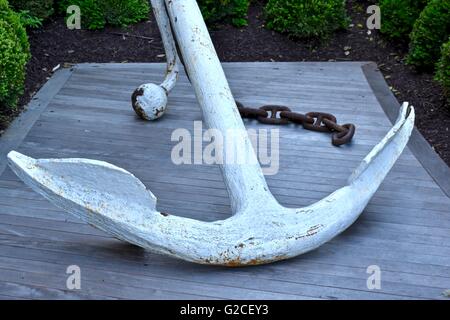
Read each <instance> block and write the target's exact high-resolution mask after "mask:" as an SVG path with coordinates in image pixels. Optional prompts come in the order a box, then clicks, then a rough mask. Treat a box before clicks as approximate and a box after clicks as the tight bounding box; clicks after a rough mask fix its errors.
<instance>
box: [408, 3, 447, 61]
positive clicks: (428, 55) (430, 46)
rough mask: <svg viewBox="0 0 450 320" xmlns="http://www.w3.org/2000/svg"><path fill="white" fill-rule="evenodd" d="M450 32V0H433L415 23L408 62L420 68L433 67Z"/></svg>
mask: <svg viewBox="0 0 450 320" xmlns="http://www.w3.org/2000/svg"><path fill="white" fill-rule="evenodd" d="M449 34H450V0H431V1H430V3H429V4H428V5H427V6H426V7H425V9H424V10H423V11H422V13H421V14H420V17H419V19H417V21H416V23H415V24H414V29H413V31H412V33H411V43H410V50H409V56H408V63H410V64H412V65H415V66H416V67H418V68H419V69H427V68H433V66H434V65H435V63H436V62H437V60H438V59H439V57H440V54H441V47H442V44H444V43H445V42H447V40H448V37H449Z"/></svg>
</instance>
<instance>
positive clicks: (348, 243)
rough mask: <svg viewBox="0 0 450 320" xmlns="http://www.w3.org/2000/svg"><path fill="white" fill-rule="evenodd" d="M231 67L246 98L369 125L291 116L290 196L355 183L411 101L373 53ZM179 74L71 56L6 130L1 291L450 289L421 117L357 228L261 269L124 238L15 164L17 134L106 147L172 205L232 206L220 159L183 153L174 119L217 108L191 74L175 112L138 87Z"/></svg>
mask: <svg viewBox="0 0 450 320" xmlns="http://www.w3.org/2000/svg"><path fill="white" fill-rule="evenodd" d="M224 67H225V70H226V73H227V76H228V78H229V81H230V85H231V87H232V90H233V92H234V95H235V97H236V98H237V99H238V100H240V101H241V102H243V103H244V104H245V105H247V106H260V105H262V104H268V103H270V104H285V105H288V106H290V107H292V109H294V110H295V111H299V112H306V111H324V112H332V113H334V114H335V115H336V116H337V117H338V121H339V122H340V123H347V122H353V123H355V124H356V125H357V134H356V137H355V140H354V143H353V144H352V145H351V146H345V147H341V148H335V147H333V146H331V144H330V136H329V135H327V134H320V133H314V132H308V131H306V130H303V129H300V128H296V127H294V126H288V127H282V128H280V129H281V141H282V143H281V155H280V171H279V173H278V174H277V175H275V176H270V177H267V180H268V183H269V186H270V188H271V190H272V192H273V193H274V194H275V196H276V197H277V199H278V200H279V201H280V202H281V203H282V204H283V205H286V206H292V207H300V206H306V205H308V204H311V203H313V202H315V201H317V200H319V199H321V198H323V197H325V196H326V195H328V194H329V193H331V192H333V191H334V190H335V189H337V188H339V187H341V186H343V185H344V184H345V183H346V178H347V177H348V176H349V175H350V173H351V171H352V170H353V169H354V168H356V166H357V165H358V164H359V162H360V161H361V160H362V158H363V157H364V156H365V155H366V154H367V153H368V152H369V151H370V149H371V148H372V147H373V146H374V145H375V144H376V143H377V142H378V141H379V140H380V139H381V138H382V137H383V136H384V134H385V133H386V132H387V131H388V130H389V128H390V126H391V122H390V120H389V117H388V116H387V115H386V113H387V114H388V115H389V116H390V117H392V115H393V114H394V113H395V110H394V109H395V108H396V107H397V104H396V102H395V100H393V97H392V96H391V94H390V93H389V90H388V89H387V86H386V84H385V83H384V82H383V81H382V79H381V78H380V75H379V74H378V73H377V71H376V70H374V68H373V65H371V64H364V63H227V64H224ZM370 67H372V69H371V70H369V69H370ZM367 68H369V69H367ZM163 73H164V65H162V64H83V65H78V66H76V67H75V68H74V69H73V70H68V69H64V70H61V71H58V72H57V73H56V74H55V75H54V77H53V78H52V79H51V80H50V81H49V83H48V84H47V85H46V86H45V87H44V88H43V89H42V90H41V91H40V92H39V93H38V95H37V97H36V98H35V100H33V102H32V103H31V104H30V107H29V110H28V111H27V112H25V113H24V114H23V115H22V116H21V117H20V118H19V119H18V120H17V121H16V122H15V123H14V124H13V125H12V127H11V128H10V129H9V130H8V131H7V132H6V133H5V134H4V136H3V137H2V138H1V139H0V156H1V159H0V173H1V176H0V299H15V298H22V299H44V298H54V299H78V298H89V299H97V298H101V299H103V298H107V299H117V298H138V299H411V298H415V299H445V297H444V296H443V294H442V293H443V291H444V290H446V289H450V198H449V197H448V195H446V192H448V186H447V185H446V183H448V181H450V179H449V177H450V175H448V167H446V166H445V165H443V164H442V162H441V161H440V159H439V158H437V157H436V155H435V154H433V153H432V151H430V150H431V149H430V148H429V146H428V145H427V144H426V143H424V141H423V138H422V137H421V136H420V135H419V134H418V133H417V132H416V133H415V134H414V135H415V137H414V139H413V141H412V143H411V148H410V150H407V151H406V152H405V153H404V154H403V155H402V157H401V159H400V160H399V161H398V163H397V164H396V166H395V168H394V169H393V171H392V172H391V173H390V174H389V176H388V178H387V179H386V181H385V183H384V184H383V185H382V186H381V188H380V190H379V191H378V193H377V194H376V195H375V197H374V198H373V200H372V201H371V202H370V204H369V206H368V207H367V209H366V210H365V212H364V213H363V214H362V216H361V218H360V219H359V220H358V221H357V222H356V223H355V224H354V225H353V226H352V227H351V228H350V229H348V230H347V231H346V232H345V233H344V234H342V235H340V236H339V237H337V238H336V239H334V240H333V241H331V242H330V243H328V244H326V245H324V246H322V247H321V248H319V249H318V250H315V251H313V252H311V253H308V254H305V255H303V256H300V257H298V258H296V259H292V260H289V261H284V262H280V263H275V264H271V265H266V266H259V267H250V268H238V269H226V268H218V267H208V266H200V265H194V264H191V263H187V262H183V261H178V260H174V259H171V258H167V257H163V256H160V255H155V254H152V253H149V252H146V251H144V250H141V249H139V248H136V247H133V246H131V245H127V244H125V243H122V242H119V241H117V240H115V239H112V238H111V237H110V236H108V235H107V234H105V233H103V232H101V231H98V230H96V229H94V228H93V227H91V226H89V225H86V224H84V223H82V222H80V221H79V220H77V219H75V218H73V217H72V216H69V215H68V214H66V213H64V212H62V211H61V210H59V209H57V208H55V207H54V206H53V205H51V204H50V203H49V202H48V201H46V200H45V199H43V198H42V197H41V196H39V195H38V194H36V193H34V192H33V191H31V190H30V189H29V188H28V187H27V186H25V185H24V184H23V183H22V182H21V181H20V180H19V179H18V178H17V177H16V176H15V175H14V174H13V173H12V172H11V171H10V169H9V168H6V166H5V155H6V153H7V152H8V151H10V150H12V149H16V150H18V151H20V152H23V153H25V154H28V155H30V156H33V157H37V158H49V157H56V158H65V157H82V158H91V159H99V160H104V161H107V162H110V163H113V164H115V165H117V166H120V167H122V168H125V169H126V170H128V171H130V172H132V173H134V174H135V175H136V176H137V177H138V178H140V179H141V180H142V181H143V182H144V183H145V184H146V185H147V187H148V188H149V189H150V190H152V191H153V193H154V194H155V195H156V196H157V197H158V198H159V206H158V207H159V209H160V210H162V211H166V212H170V213H172V214H176V215H181V216H190V217H195V218H198V219H203V220H207V221H212V220H217V219H224V218H226V217H227V216H228V215H229V212H230V210H229V198H228V195H227V193H226V190H225V186H224V184H223V181H222V177H221V173H220V170H219V168H218V167H216V166H206V165H202V166H199V165H195V166H193V165H192V166H187V165H186V166H175V165H173V164H172V162H171V161H170V152H171V148H172V147H173V146H174V145H175V143H174V142H171V140H170V137H171V133H172V131H173V130H174V129H175V128H186V129H189V130H192V129H193V120H201V112H200V109H199V107H198V105H197V102H196V99H195V96H194V93H193V90H192V88H191V86H190V84H189V83H188V81H187V79H186V77H184V76H182V77H181V81H180V83H179V84H178V85H177V87H176V89H175V90H174V92H173V93H172V94H171V96H170V100H169V110H168V112H167V114H166V116H165V117H164V118H163V119H161V120H160V121H157V122H152V123H149V122H144V121H142V120H140V119H138V118H137V117H136V116H135V114H134V112H133V110H132V109H131V106H130V95H131V93H132V91H133V90H134V89H135V88H136V87H137V86H138V85H140V84H142V83H144V82H159V81H160V80H161V78H162V75H163ZM377 77H378V78H377ZM380 79H381V80H380ZM383 108H384V109H385V110H386V113H385V112H384V110H383ZM246 125H247V126H248V127H255V128H269V127H270V126H264V125H261V124H257V123H254V122H246ZM421 139H422V140H421ZM411 150H412V151H411ZM418 159H419V160H420V161H419V160H418ZM69 265H78V266H79V267H80V268H81V286H82V288H81V290H75V291H70V290H67V288H66V279H67V276H68V275H67V274H66V268H67V267H68V266H69ZM370 265H378V266H379V267H380V268H381V271H382V274H381V286H382V287H381V289H380V290H369V289H368V288H367V286H366V281H367V278H368V276H369V275H368V274H367V273H366V269H367V267H368V266H370Z"/></svg>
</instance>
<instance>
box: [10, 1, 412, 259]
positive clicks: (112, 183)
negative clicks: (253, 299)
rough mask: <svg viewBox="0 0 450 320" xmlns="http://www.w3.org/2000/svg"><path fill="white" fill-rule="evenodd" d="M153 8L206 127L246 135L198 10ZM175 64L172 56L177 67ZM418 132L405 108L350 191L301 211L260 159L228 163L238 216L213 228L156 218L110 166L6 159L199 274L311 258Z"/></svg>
mask: <svg viewBox="0 0 450 320" xmlns="http://www.w3.org/2000/svg"><path fill="white" fill-rule="evenodd" d="M152 4H153V8H154V9H155V10H156V12H158V10H163V11H164V13H163V14H165V12H167V13H168V15H169V17H170V20H171V23H172V26H173V30H174V31H175V34H176V38H177V39H178V44H179V47H180V50H181V54H182V56H183V57H184V62H185V66H186V71H187V73H188V75H189V77H190V80H191V82H192V85H193V87H194V89H195V93H196V95H197V99H198V101H199V103H200V105H201V108H202V111H203V119H204V121H205V123H206V125H207V126H208V127H209V128H216V129H218V130H220V132H222V133H223V134H225V133H226V131H227V130H228V129H239V130H245V128H244V124H243V122H242V120H241V118H240V116H239V113H238V110H237V108H236V104H235V100H234V99H233V96H232V94H231V91H230V89H229V86H228V83H227V80H226V78H225V75H224V72H223V70H222V67H221V65H220V62H219V60H218V58H217V55H216V52H215V50H214V47H213V44H212V42H211V39H210V37H209V34H208V31H207V28H206V26H205V24H204V22H203V19H202V16H201V13H200V10H199V8H198V6H197V3H196V1H195V0H166V2H165V4H166V7H165V6H164V0H152ZM166 10H167V11H166ZM161 12H162V11H160V13H161ZM167 30H168V29H167ZM163 33H164V30H163ZM169 33H170V32H169ZM169 33H168V34H169ZM168 37H170V36H168ZM170 41H172V40H170ZM174 48H175V46H173V47H172V49H174ZM174 50H175V49H174ZM176 56H177V55H176V50H175V51H173V56H172V57H174V59H175V62H176V61H177V58H176ZM169 59H170V58H169ZM174 70H175V69H174ZM164 93H166V92H164ZM150 103H152V101H150ZM413 127H414V109H413V108H412V107H409V106H408V104H407V103H405V104H403V106H402V108H401V110H400V114H399V116H398V120H397V122H396V124H395V125H394V127H393V128H392V129H391V130H390V131H389V132H388V133H387V135H386V136H385V137H384V138H383V139H382V141H381V142H380V143H379V144H378V145H376V146H375V147H374V149H373V150H372V151H371V152H370V153H369V154H368V155H367V156H366V158H365V159H364V160H363V162H362V163H361V165H360V166H359V167H358V168H357V169H356V170H355V172H354V173H353V175H352V176H351V177H350V179H349V181H348V185H347V186H345V187H343V188H341V189H339V190H337V191H335V192H334V193H332V194H331V195H329V196H327V197H326V198H324V199H322V200H320V201H319V202H317V203H315V204H312V205H310V206H308V207H305V208H300V209H293V208H285V207H283V206H281V205H280V204H279V203H278V202H277V200H276V199H275V198H274V197H273V195H272V194H271V193H270V191H269V188H268V186H267V183H266V181H265V179H264V176H263V174H262V170H261V167H260V166H259V165H258V164H257V161H256V155H255V153H254V152H253V151H252V152H250V153H249V156H250V157H253V158H252V160H255V161H254V162H251V161H250V163H256V164H253V165H245V166H240V165H232V164H227V163H225V164H223V165H221V168H222V172H223V177H224V181H225V184H226V186H227V189H228V192H229V194H230V198H231V202H232V203H231V208H232V211H233V213H234V215H233V216H232V217H230V218H229V219H226V220H223V221H216V222H202V221H197V220H193V219H188V218H182V217H177V216H172V215H166V214H164V213H161V212H158V211H157V210H156V198H155V196H154V195H153V194H152V193H151V192H150V191H148V190H147V189H146V187H145V186H144V185H143V184H142V183H141V182H140V181H139V180H138V179H137V178H135V177H134V176H133V175H132V174H131V173H129V172H127V171H125V170H123V169H121V168H118V167H115V166H113V165H111V164H108V163H105V162H101V161H95V160H86V159H39V160H35V159H32V158H29V157H27V156H25V155H22V154H20V153H17V152H15V151H12V152H10V153H9V155H8V159H9V165H10V167H11V168H12V169H13V170H14V172H15V173H16V174H17V175H18V176H19V177H20V178H21V179H22V180H23V181H24V182H25V183H27V184H28V185H29V186H31V187H32V188H33V189H34V190H36V191H37V192H39V193H40V194H42V195H43V196H44V197H46V198H47V199H49V200H50V201H51V202H52V203H54V204H55V205H57V206H58V207H60V208H62V209H64V210H67V211H68V212H70V213H72V214H74V215H75V216H77V217H79V218H80V219H82V220H84V221H86V222H88V223H90V224H91V225H94V226H95V227H97V228H99V229H101V230H104V231H106V232H108V233H110V234H112V235H114V236H115V237H117V238H119V239H122V240H124V241H128V242H130V243H133V244H135V245H138V246H140V247H143V248H146V249H150V250H152V251H155V252H158V253H162V254H166V255H169V256H172V257H177V258H180V259H184V260H188V261H192V262H197V263H202V264H214V265H225V266H243V265H257V264H264V263H269V262H273V261H277V260H282V259H287V258H291V257H295V256H297V255H300V254H302V253H305V252H307V251H310V250H313V249H315V248H317V247H319V246H320V245H322V244H324V243H325V242H327V241H329V240H331V239H332V238H333V237H335V236H336V235H338V234H340V233H341V232H342V231H344V230H345V229H346V228H348V227H349V226H350V225H351V224H352V223H353V222H354V221H355V220H356V219H357V218H358V216H359V215H360V214H361V212H362V211H363V210H364V208H365V207H366V205H367V203H368V202H369V201H370V199H371V198H372V196H373V194H374V193H375V192H376V190H377V189H378V187H379V186H380V184H381V183H382V181H383V180H384V178H385V177H386V175H387V174H388V172H389V171H390V169H391V168H392V166H393V165H394V163H395V162H396V160H397V159H398V157H399V156H400V154H401V153H402V151H403V149H404V148H405V146H406V144H407V142H408V140H409V137H410V134H411V131H412V129H413ZM239 139H242V137H240V138H239ZM239 141H240V143H242V145H241V147H242V150H246V149H248V148H249V147H250V150H252V149H251V142H250V139H249V138H248V136H247V135H245V137H244V139H243V140H239Z"/></svg>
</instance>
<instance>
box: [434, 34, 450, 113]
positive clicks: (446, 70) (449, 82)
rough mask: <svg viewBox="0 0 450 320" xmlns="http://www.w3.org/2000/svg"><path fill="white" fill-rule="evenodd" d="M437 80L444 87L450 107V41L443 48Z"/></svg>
mask: <svg viewBox="0 0 450 320" xmlns="http://www.w3.org/2000/svg"><path fill="white" fill-rule="evenodd" d="M436 69H437V73H436V80H438V81H439V82H440V83H441V84H442V86H443V87H444V91H445V93H446V95H447V98H448V100H447V101H448V103H449V105H450V39H449V41H448V42H447V43H446V44H444V45H443V46H442V57H441V59H440V60H439V62H438V64H437V68H436Z"/></svg>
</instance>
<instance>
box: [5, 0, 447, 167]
mask: <svg viewBox="0 0 450 320" xmlns="http://www.w3.org/2000/svg"><path fill="white" fill-rule="evenodd" d="M370 4H372V1H357V0H350V1H348V12H349V15H350V17H351V27H349V28H348V29H347V30H345V31H340V32H338V33H336V34H335V35H334V36H333V37H332V38H331V39H329V41H327V42H324V43H312V42H311V41H293V40H290V39H289V38H288V37H286V36H284V35H281V34H278V33H275V32H272V31H270V30H267V29H265V28H264V19H263V16H262V5H260V4H252V5H251V7H250V12H249V25H248V27H244V28H241V29H238V28H235V27H232V26H229V25H221V26H217V27H216V28H214V29H213V30H211V35H212V38H213V41H214V43H215V45H216V49H217V51H218V54H219V57H220V59H221V60H222V61H374V62H376V63H377V64H378V65H379V67H380V69H381V71H382V72H383V74H384V75H385V78H386V81H387V82H388V84H389V85H390V86H391V88H392V90H393V92H394V93H395V95H396V96H397V98H398V100H399V101H409V102H410V103H412V104H413V105H414V106H415V107H416V110H417V123H416V124H417V127H418V128H419V130H420V131H421V133H422V134H423V135H424V136H425V138H426V139H427V140H428V141H429V142H430V144H431V145H432V146H433V147H434V149H435V150H436V151H437V152H438V153H439V155H440V156H441V157H442V158H443V159H444V160H445V161H446V162H447V164H449V165H450V146H449V142H450V131H449V128H450V111H449V108H448V107H447V106H445V98H444V95H443V90H442V88H441V87H440V85H439V84H437V82H435V81H434V80H433V75H432V74H428V73H416V72H415V71H414V69H413V68H411V67H409V66H407V65H405V56H406V54H407V49H408V47H407V43H406V42H405V43H396V44H393V43H389V42H388V41H385V40H384V38H383V37H382V36H381V35H380V34H379V33H378V32H372V34H370V35H369V34H368V33H367V29H366V27H365V21H366V19H367V17H368V15H367V14H366V13H365V9H366V8H367V6H368V5H370ZM29 37H30V44H31V53H32V59H31V61H30V63H29V64H28V67H27V80H26V90H25V92H26V94H25V95H24V96H23V97H22V99H21V103H20V104H21V106H24V105H26V104H27V103H28V102H29V100H30V99H31V98H32V96H33V94H34V93H35V92H36V91H37V90H38V89H39V88H40V87H41V86H42V85H43V84H44V83H45V81H46V80H47V79H48V77H50V76H51V73H52V70H53V69H54V68H55V67H56V66H57V65H60V66H61V67H64V66H66V67H67V66H70V64H71V63H81V62H163V61H165V60H164V56H163V53H164V52H163V47H162V44H161V41H160V36H159V31H158V29H157V27H156V23H155V21H154V19H153V17H152V18H151V20H150V21H147V22H142V23H139V24H137V25H133V26H131V27H129V28H126V29H120V28H109V27H108V28H106V29H104V30H102V31H85V30H68V29H67V28H66V26H65V24H64V19H63V18H56V19H54V20H52V21H50V22H48V23H47V24H46V25H45V26H44V28H42V29H38V30H32V31H30V33H29ZM268 103H270V101H268ZM2 126H3V127H5V124H2Z"/></svg>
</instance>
